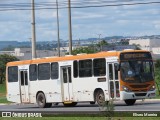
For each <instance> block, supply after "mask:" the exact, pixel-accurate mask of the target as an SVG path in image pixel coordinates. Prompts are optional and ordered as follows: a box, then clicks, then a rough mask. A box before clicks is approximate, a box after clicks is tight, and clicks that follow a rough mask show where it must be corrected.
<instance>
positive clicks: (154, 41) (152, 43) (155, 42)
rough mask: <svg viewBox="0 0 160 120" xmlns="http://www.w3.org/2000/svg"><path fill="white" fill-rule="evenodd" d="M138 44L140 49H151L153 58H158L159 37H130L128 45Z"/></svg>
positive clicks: (159, 54) (159, 51)
mask: <svg viewBox="0 0 160 120" xmlns="http://www.w3.org/2000/svg"><path fill="white" fill-rule="evenodd" d="M133 44H135V45H138V46H139V47H140V49H142V50H148V51H151V53H152V55H153V57H154V58H155V59H159V58H160V38H150V39H131V40H129V45H133Z"/></svg>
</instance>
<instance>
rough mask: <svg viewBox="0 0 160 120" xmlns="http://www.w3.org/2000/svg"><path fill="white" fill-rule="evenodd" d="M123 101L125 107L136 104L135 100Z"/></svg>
mask: <svg viewBox="0 0 160 120" xmlns="http://www.w3.org/2000/svg"><path fill="white" fill-rule="evenodd" d="M124 101H125V103H126V104H127V105H134V103H135V102H136V99H127V100H124Z"/></svg>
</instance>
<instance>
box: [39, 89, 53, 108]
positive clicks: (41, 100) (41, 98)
mask: <svg viewBox="0 0 160 120" xmlns="http://www.w3.org/2000/svg"><path fill="white" fill-rule="evenodd" d="M37 104H38V107H40V108H49V107H51V106H52V103H46V98H45V95H44V94H43V93H42V92H40V93H38V95H37Z"/></svg>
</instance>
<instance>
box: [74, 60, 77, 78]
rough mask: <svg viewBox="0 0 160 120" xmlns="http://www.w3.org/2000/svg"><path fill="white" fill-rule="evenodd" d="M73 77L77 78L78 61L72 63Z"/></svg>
mask: <svg viewBox="0 0 160 120" xmlns="http://www.w3.org/2000/svg"><path fill="white" fill-rule="evenodd" d="M73 69H74V70H73V75H74V77H75V78H77V77H78V61H74V62H73Z"/></svg>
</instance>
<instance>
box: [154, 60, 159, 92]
mask: <svg viewBox="0 0 160 120" xmlns="http://www.w3.org/2000/svg"><path fill="white" fill-rule="evenodd" d="M155 79H156V85H157V89H158V94H159V95H160V88H159V87H160V59H158V60H156V63H155Z"/></svg>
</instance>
